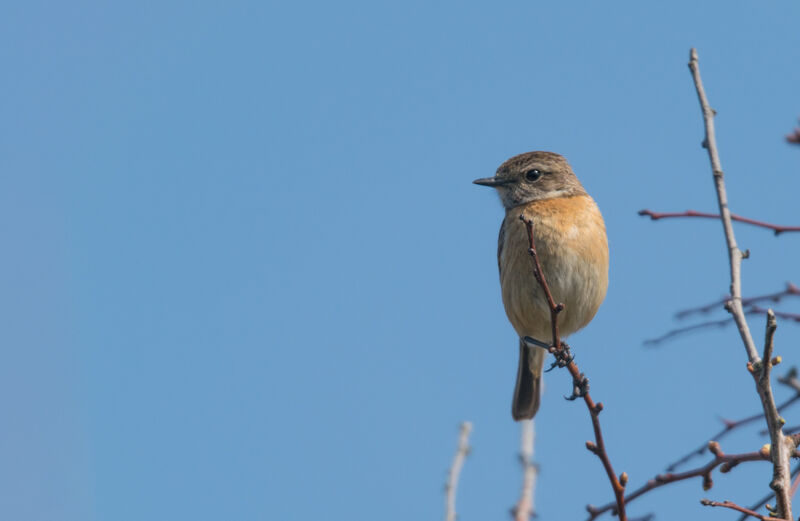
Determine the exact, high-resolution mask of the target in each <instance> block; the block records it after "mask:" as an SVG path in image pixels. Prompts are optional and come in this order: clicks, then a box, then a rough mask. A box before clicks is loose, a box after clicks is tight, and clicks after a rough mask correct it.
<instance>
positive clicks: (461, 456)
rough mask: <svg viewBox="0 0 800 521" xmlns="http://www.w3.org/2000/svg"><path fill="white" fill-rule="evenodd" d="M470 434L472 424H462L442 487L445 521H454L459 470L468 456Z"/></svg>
mask: <svg viewBox="0 0 800 521" xmlns="http://www.w3.org/2000/svg"><path fill="white" fill-rule="evenodd" d="M470 432H472V423H470V422H463V423H462V424H461V433H460V434H459V436H458V448H457V449H456V454H455V456H453V463H452V464H451V465H450V472H448V473H447V483H446V484H445V486H444V519H445V521H455V519H456V491H457V490H458V478H459V477H460V476H461V469H462V468H463V467H464V460H465V459H466V458H467V454H469V450H470V447H469V433H470Z"/></svg>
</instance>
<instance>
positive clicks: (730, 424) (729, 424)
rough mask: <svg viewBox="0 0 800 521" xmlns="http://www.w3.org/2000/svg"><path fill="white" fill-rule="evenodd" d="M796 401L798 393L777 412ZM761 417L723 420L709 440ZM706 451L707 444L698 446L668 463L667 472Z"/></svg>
mask: <svg viewBox="0 0 800 521" xmlns="http://www.w3.org/2000/svg"><path fill="white" fill-rule="evenodd" d="M798 400H800V392H798V393H796V394H795V395H794V396H792V397H790V398H788V399H787V400H786V401H785V402H783V403H782V404H780V405H779V406H778V411H783V409H785V408H787V407H789V406H790V405H792V404H793V403H795V402H796V401H798ZM763 417H764V413H763V412H760V413H756V414H753V415H750V416H748V417H746V418H742V419H740V420H725V419H723V420H722V423H723V424H724V425H725V427H723V428H722V430H720V431H719V432H717V433H716V434H714V435H713V436H711V437H710V438H709V440H714V441H719V440H721V439H722V438H724V437H725V436H726V435H727V434H728V433H730V432H731V431H733V430H735V429H738V428H739V427H742V426H744V425H747V424H749V423H753V422H755V421H757V420H760V419H761V418H763ZM762 434H766V432H763V433H762ZM706 449H708V442H706V443H704V444H703V445H702V446H700V447H698V448H697V449H695V450H693V451H692V452H690V453H689V454H687V455H685V456H683V457H682V458H680V459H679V460H677V461H675V462H673V463H670V464H669V466H668V467H667V472H673V471H674V470H675V469H677V468H678V467H679V466H681V465H682V464H684V463H686V462H687V461H689V460H690V459H692V458H693V457H694V456H702V455H703V454H704V453H705V451H706Z"/></svg>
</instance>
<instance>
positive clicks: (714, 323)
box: [642, 304, 800, 346]
mask: <svg viewBox="0 0 800 521" xmlns="http://www.w3.org/2000/svg"><path fill="white" fill-rule="evenodd" d="M768 311H769V310H768V309H766V308H762V307H761V306H758V305H756V304H751V305H749V306H748V307H747V308H745V310H744V314H745V315H766V314H767V312H768ZM773 313H774V314H775V316H776V317H779V318H782V319H785V320H791V321H792V322H800V313H788V312H786V311H773ZM733 323H735V320H734V319H733V318H722V319H720V320H707V321H705V322H700V323H699V324H692V325H691V326H684V327H676V328H675V329H670V330H669V331H667V332H666V333H664V334H663V335H661V336H658V337H655V338H648V339H645V341H644V342H642V343H643V344H644V345H646V346H656V345H658V344H661V343H663V342H666V341H667V340H671V339H672V338H674V337H676V336H680V335H683V334H684V333H691V332H693V331H698V330H700V329H710V328H713V327H718V328H723V327H725V326H727V325H729V324H733Z"/></svg>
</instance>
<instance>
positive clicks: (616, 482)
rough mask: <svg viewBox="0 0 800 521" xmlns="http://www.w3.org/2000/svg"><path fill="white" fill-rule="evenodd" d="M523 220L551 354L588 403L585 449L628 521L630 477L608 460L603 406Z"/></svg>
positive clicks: (527, 223)
mask: <svg viewBox="0 0 800 521" xmlns="http://www.w3.org/2000/svg"><path fill="white" fill-rule="evenodd" d="M520 220H522V222H524V223H525V227H526V228H527V231H528V243H529V246H530V249H529V250H528V252H529V253H530V255H531V259H532V260H533V275H534V277H535V278H536V281H537V282H538V283H539V286H540V287H541V288H542V291H543V292H544V295H545V297H546V299H547V305H548V307H549V308H550V323H551V326H552V333H553V345H552V346H551V347H550V348H549V351H550V352H551V353H553V355H554V356H555V357H556V361H557V364H558V365H560V366H565V367H566V368H567V370H568V371H569V373H570V375H572V381H573V386H574V391H573V395H572V397H571V398H577V397H582V398H583V401H584V403H586V407H587V408H588V409H589V415H590V416H591V419H592V428H593V429H594V439H595V441H594V442H591V441H587V442H586V448H587V449H589V450H590V451H591V452H592V453H593V454H595V455H596V456H597V457H598V458H599V459H600V461H601V462H602V464H603V468H604V469H605V471H606V474H607V475H608V480H609V482H610V483H611V488H612V489H613V491H614V497H615V499H616V503H615V504H616V510H617V514H618V515H619V519H620V521H627V515H626V513H625V485H626V484H627V482H628V475H627V474H626V473H624V472H623V473H622V474H621V475H620V476H619V477H617V475H616V473H615V472H614V467H613V466H612V465H611V460H610V459H609V457H608V452H607V451H606V444H605V441H604V440H603V432H602V430H601V428H600V418H599V415H600V411H602V410H603V404H602V403H600V402H598V403H595V402H594V400H593V399H592V397H591V396H590V395H589V386H588V380H587V378H586V376H585V375H584V374H583V373H581V372H580V370H579V369H578V366H577V364H576V363H575V360H573V359H572V357H571V356H570V354H569V346H567V345H566V344H564V343H562V342H561V336H560V335H559V333H558V314H559V313H560V312H561V311H563V309H564V305H563V304H556V302H555V300H554V299H553V294H552V293H551V292H550V286H548V284H547V279H546V278H545V275H544V273H543V272H542V266H541V264H540V262H539V255H538V254H537V253H536V241H535V240H534V236H533V221H532V220H531V219H527V218H526V217H525V215H524V214H523V215H520Z"/></svg>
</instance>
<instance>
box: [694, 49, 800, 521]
mask: <svg viewBox="0 0 800 521" xmlns="http://www.w3.org/2000/svg"><path fill="white" fill-rule="evenodd" d="M689 69H690V70H691V72H692V78H693V80H694V85H695V89H696V90H697V98H698V100H699V101H700V108H701V109H702V112H703V122H704V124H705V135H706V137H705V140H704V143H703V144H704V146H705V148H706V149H707V150H708V157H709V160H710V161H711V169H712V172H713V177H714V186H715V188H716V191H717V203H718V205H719V213H720V215H721V216H722V227H723V230H724V232H725V241H726V243H727V245H728V259H729V262H730V272H731V288H730V295H731V298H730V300H729V301H728V302H727V303H726V305H725V307H726V309H727V310H728V311H730V313H731V314H732V315H733V318H734V320H735V321H736V326H737V327H738V328H739V335H740V336H741V338H742V343H743V344H744V348H745V351H747V358H748V360H749V363H748V368H749V369H751V374H752V375H753V377H754V379H755V382H756V389H757V391H758V395H759V397H760V398H761V405H762V407H763V409H764V416H765V418H766V420H767V428H768V429H769V435H770V440H771V442H772V443H771V457H772V465H773V479H772V482H771V483H770V488H772V489H773V490H774V491H775V498H776V504H777V513H778V516H779V517H782V518H784V519H792V504H791V498H790V497H789V489H790V488H791V482H790V481H791V478H790V477H789V462H788V455H789V446H788V444H787V443H786V441H785V438H784V435H783V431H782V430H781V427H782V426H783V423H782V421H783V420H782V418H780V415H779V414H778V411H777V408H776V406H775V399H774V397H773V395H772V388H771V386H770V382H769V367H770V365H771V360H770V358H767V359H766V360H764V362H763V364H762V361H761V359H760V358H759V356H758V351H757V350H756V345H755V342H754V341H753V337H752V335H751V334H750V328H749V327H748V325H747V320H746V318H745V315H744V309H743V308H742V283H741V265H742V258H743V257H744V255H743V253H742V251H741V250H740V249H739V247H738V246H737V244H736V236H735V235H734V232H733V223H732V220H731V212H730V209H729V208H728V195H727V193H726V190H725V179H724V174H723V172H722V166H721V164H720V160H719V153H718V152H717V142H716V138H715V134H714V111H713V110H712V109H711V106H710V105H709V103H708V98H706V92H705V89H704V88H703V80H702V79H701V77H700V66H699V63H698V59H697V50H696V49H694V48H692V50H691V53H690V58H689ZM774 323H775V316H774V315H772V314H770V315H769V318H768V320H767V342H766V343H767V345H768V346H769V347H768V348H767V347H765V353H766V351H767V349H768V350H769V352H770V353H771V351H772V347H771V344H772V335H773V334H774V331H775V329H774ZM779 420H780V421H779Z"/></svg>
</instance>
